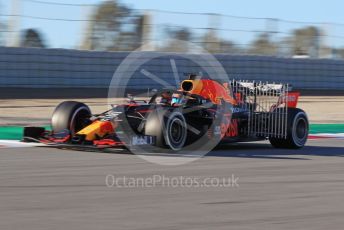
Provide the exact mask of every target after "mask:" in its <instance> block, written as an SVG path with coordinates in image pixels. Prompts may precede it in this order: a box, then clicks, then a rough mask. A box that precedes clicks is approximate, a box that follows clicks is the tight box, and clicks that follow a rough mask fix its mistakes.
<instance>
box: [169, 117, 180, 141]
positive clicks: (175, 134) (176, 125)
mask: <svg viewBox="0 0 344 230" xmlns="http://www.w3.org/2000/svg"><path fill="white" fill-rule="evenodd" d="M182 134H183V126H182V122H181V120H179V119H178V120H177V119H176V120H173V121H172V124H171V129H170V135H171V138H172V141H173V142H175V143H179V142H180V140H181V139H182Z"/></svg>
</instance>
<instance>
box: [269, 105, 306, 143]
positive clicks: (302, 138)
mask: <svg viewBox="0 0 344 230" xmlns="http://www.w3.org/2000/svg"><path fill="white" fill-rule="evenodd" d="M287 119H288V122H287V138H286V139H284V138H275V137H270V138H269V141H270V143H271V145H272V146H274V147H275V148H288V149H298V148H302V147H303V146H304V145H305V144H306V142H307V137H308V130H309V122H308V118H307V115H306V113H305V112H304V111H303V110H302V109H299V108H289V109H288V117H287Z"/></svg>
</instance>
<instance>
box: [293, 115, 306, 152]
mask: <svg viewBox="0 0 344 230" xmlns="http://www.w3.org/2000/svg"><path fill="white" fill-rule="evenodd" d="M292 136H293V140H294V143H295V144H296V145H297V146H299V147H302V146H303V145H304V144H305V143H306V141H307V136H308V123H307V121H306V119H305V118H304V117H303V116H299V117H297V118H296V120H295V123H294V126H293V134H292Z"/></svg>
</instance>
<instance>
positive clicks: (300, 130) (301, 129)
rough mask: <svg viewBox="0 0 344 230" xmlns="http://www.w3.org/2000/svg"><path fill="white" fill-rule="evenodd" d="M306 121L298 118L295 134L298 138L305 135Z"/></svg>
mask: <svg viewBox="0 0 344 230" xmlns="http://www.w3.org/2000/svg"><path fill="white" fill-rule="evenodd" d="M306 127H307V125H306V121H305V120H304V119H299V120H298V122H297V125H296V136H297V138H298V139H303V138H305V137H306V134H307V130H306Z"/></svg>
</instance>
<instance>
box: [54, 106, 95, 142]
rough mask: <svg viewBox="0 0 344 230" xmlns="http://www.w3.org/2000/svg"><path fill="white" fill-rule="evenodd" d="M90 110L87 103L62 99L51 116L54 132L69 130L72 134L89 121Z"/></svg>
mask: <svg viewBox="0 0 344 230" xmlns="http://www.w3.org/2000/svg"><path fill="white" fill-rule="evenodd" d="M90 117H91V110H90V109H89V107H88V106H87V105H85V104H84V103H81V102H77V101H64V102H62V103H60V104H59V105H58V106H57V107H56V109H55V111H54V113H53V116H52V118H51V126H52V130H53V132H54V133H59V132H63V131H64V130H69V131H70V133H71V134H72V135H74V134H75V133H77V132H78V131H80V130H81V129H82V128H84V127H86V126H87V125H88V124H89V123H90V121H89V118H90Z"/></svg>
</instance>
